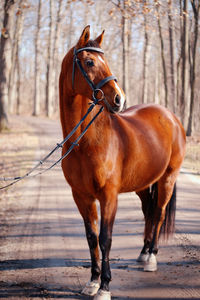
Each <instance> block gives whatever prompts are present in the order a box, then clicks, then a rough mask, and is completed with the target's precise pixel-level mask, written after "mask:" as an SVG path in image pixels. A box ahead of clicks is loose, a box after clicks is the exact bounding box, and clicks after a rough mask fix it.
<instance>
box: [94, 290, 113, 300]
mask: <svg viewBox="0 0 200 300" xmlns="http://www.w3.org/2000/svg"><path fill="white" fill-rule="evenodd" d="M93 300H111V292H108V291H104V290H101V289H100V290H98V293H97V294H96V295H95V296H94V299H93Z"/></svg>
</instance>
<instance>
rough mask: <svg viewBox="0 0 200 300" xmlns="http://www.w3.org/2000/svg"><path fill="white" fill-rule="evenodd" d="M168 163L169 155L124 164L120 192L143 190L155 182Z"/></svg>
mask: <svg viewBox="0 0 200 300" xmlns="http://www.w3.org/2000/svg"><path fill="white" fill-rule="evenodd" d="M168 163H169V155H165V156H160V157H159V156H157V157H156V158H155V157H154V158H153V157H152V158H149V159H148V160H144V161H143V160H138V163H136V162H135V161H129V163H127V164H125V165H124V168H123V176H122V183H121V189H120V192H121V193H125V192H132V191H139V190H143V189H144V188H146V187H148V186H149V185H151V184H153V183H154V182H157V181H158V180H159V178H160V177H161V176H162V175H163V174H164V172H165V171H166V168H167V166H168Z"/></svg>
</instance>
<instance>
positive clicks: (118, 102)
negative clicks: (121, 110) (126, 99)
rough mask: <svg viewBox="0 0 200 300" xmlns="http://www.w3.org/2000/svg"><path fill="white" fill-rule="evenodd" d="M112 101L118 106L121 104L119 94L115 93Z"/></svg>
mask: <svg viewBox="0 0 200 300" xmlns="http://www.w3.org/2000/svg"><path fill="white" fill-rule="evenodd" d="M114 102H115V104H116V105H117V106H120V105H121V97H120V95H118V94H117V95H116V96H115V99H114Z"/></svg>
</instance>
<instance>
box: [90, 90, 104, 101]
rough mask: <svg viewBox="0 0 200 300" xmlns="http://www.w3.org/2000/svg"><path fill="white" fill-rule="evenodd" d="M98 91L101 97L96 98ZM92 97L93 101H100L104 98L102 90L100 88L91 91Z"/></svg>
mask: <svg viewBox="0 0 200 300" xmlns="http://www.w3.org/2000/svg"><path fill="white" fill-rule="evenodd" d="M99 92H100V93H101V94H100V95H101V98H97V94H98V93H99ZM92 98H93V100H94V101H97V102H99V101H102V100H103V99H104V98H105V95H104V92H103V91H102V90H101V89H94V90H93V93H92Z"/></svg>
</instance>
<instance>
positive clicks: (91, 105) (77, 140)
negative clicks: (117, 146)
mask: <svg viewBox="0 0 200 300" xmlns="http://www.w3.org/2000/svg"><path fill="white" fill-rule="evenodd" d="M96 104H98V100H97V99H95V100H94V102H92V103H91V104H90V107H89V108H88V111H87V112H86V114H85V115H84V116H83V118H82V119H81V120H80V122H79V123H78V124H77V125H76V126H75V127H74V128H73V129H72V131H71V132H70V133H69V134H68V135H67V136H66V138H65V139H64V140H63V141H62V142H61V143H57V146H56V147H55V148H54V149H53V150H51V151H50V152H49V153H48V154H47V155H46V156H45V157H44V158H43V159H42V160H40V161H39V162H38V163H37V164H36V165H35V166H34V167H33V168H32V169H30V170H29V171H28V172H27V173H26V174H24V175H23V176H17V177H7V178H5V177H2V178H0V181H12V182H11V183H9V184H7V185H5V186H2V187H0V190H3V189H5V188H8V187H10V186H12V185H14V184H16V183H17V182H19V181H21V180H22V179H25V178H31V177H36V176H38V175H41V174H43V173H45V172H47V171H49V170H51V169H52V168H53V167H55V166H56V165H57V164H58V163H59V162H61V161H62V160H63V159H64V158H65V157H66V156H67V155H69V153H70V152H71V151H72V150H73V149H74V147H75V146H78V142H79V141H80V139H81V138H82V137H83V135H84V134H85V133H86V131H87V130H88V128H89V127H90V126H91V125H92V123H93V122H94V120H95V119H96V118H97V117H98V115H99V114H100V113H102V111H103V109H104V108H103V106H101V108H100V109H99V111H98V112H97V113H96V114H95V116H94V117H93V118H92V120H91V121H90V122H89V123H88V124H87V126H86V127H85V129H84V130H83V131H82V133H81V134H80V135H79V137H78V138H77V139H76V140H75V141H74V142H73V143H72V145H71V146H70V148H69V149H68V151H67V152H66V153H65V154H64V155H63V156H62V157H61V158H59V159H58V160H57V161H56V162H55V163H53V164H52V165H51V166H50V167H48V168H46V169H44V170H43V171H40V172H38V173H36V174H33V175H31V174H32V173H33V172H34V171H35V170H36V169H38V167H39V166H41V165H43V163H44V162H45V161H46V160H47V159H48V158H49V157H50V156H51V155H52V154H53V153H54V152H55V151H56V150H58V149H59V148H62V146H63V145H64V144H65V143H66V142H67V141H68V140H69V139H70V137H71V136H72V135H73V134H74V133H75V132H76V130H77V129H78V127H79V126H80V125H81V124H82V123H83V121H84V120H85V119H86V117H87V116H88V115H89V113H90V112H91V111H92V110H93V108H94V107H95V105H96Z"/></svg>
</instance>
